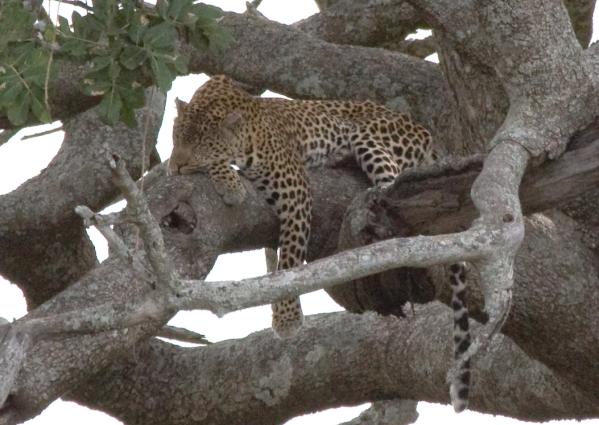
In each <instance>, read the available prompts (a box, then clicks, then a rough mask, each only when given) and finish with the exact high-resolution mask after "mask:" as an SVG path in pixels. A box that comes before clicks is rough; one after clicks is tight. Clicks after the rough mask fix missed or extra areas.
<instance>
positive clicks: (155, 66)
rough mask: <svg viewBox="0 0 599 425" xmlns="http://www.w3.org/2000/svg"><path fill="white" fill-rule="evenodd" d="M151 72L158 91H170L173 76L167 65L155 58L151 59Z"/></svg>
mask: <svg viewBox="0 0 599 425" xmlns="http://www.w3.org/2000/svg"><path fill="white" fill-rule="evenodd" d="M151 62H152V72H153V73H154V79H155V80H156V83H157V84H158V87H159V88H160V90H162V91H163V92H164V93H166V92H167V91H169V90H170V88H171V85H172V83H173V80H174V79H175V77H174V75H173V74H172V73H171V70H170V69H169V67H168V65H167V64H166V63H164V62H163V61H161V60H160V59H157V58H155V57H154V58H152V61H151Z"/></svg>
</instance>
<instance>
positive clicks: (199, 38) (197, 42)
mask: <svg viewBox="0 0 599 425" xmlns="http://www.w3.org/2000/svg"><path fill="white" fill-rule="evenodd" d="M189 39H190V41H191V45H192V46H193V47H195V48H196V49H199V50H207V49H208V47H209V46H210V40H209V39H208V37H206V36H205V35H204V33H202V32H201V31H194V32H192V33H191V34H190V37H189Z"/></svg>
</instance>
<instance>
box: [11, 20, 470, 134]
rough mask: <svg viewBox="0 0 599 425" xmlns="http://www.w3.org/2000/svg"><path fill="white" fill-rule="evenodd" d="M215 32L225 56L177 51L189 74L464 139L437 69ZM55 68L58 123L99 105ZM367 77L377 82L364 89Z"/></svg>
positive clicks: (397, 57) (263, 25)
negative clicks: (375, 106)
mask: <svg viewBox="0 0 599 425" xmlns="http://www.w3.org/2000/svg"><path fill="white" fill-rule="evenodd" d="M221 25H223V27H224V29H225V30H227V31H229V32H231V33H232V35H233V36H234V38H235V41H234V42H233V43H232V45H231V46H229V47H228V48H227V49H226V50H225V51H224V52H222V53H219V54H214V53H210V52H208V51H199V50H193V49H192V48H191V46H189V45H183V49H184V51H186V52H188V53H190V54H191V63H190V66H189V69H190V72H195V73H200V72H208V73H210V74H218V73H226V74H228V75H230V76H232V77H233V78H236V79H238V80H240V81H241V82H244V83H247V84H250V85H252V86H254V87H263V88H271V89H273V90H275V91H277V92H280V93H283V94H286V95H289V96H291V97H294V98H295V97H303V98H345V99H372V100H376V101H379V102H381V103H388V104H389V105H390V106H392V107H396V108H403V109H410V110H411V112H412V113H413V114H414V115H415V116H416V118H417V119H418V120H419V121H421V122H425V123H426V124H427V125H428V127H430V128H432V129H433V130H434V131H433V132H434V134H436V135H437V140H439V141H440V143H441V144H444V143H445V142H446V140H450V139H451V138H452V137H455V138H456V139H459V138H461V137H462V134H461V133H460V130H459V128H458V127H457V125H456V124H457V121H456V118H455V116H454V115H453V114H454V112H453V110H452V108H451V107H450V106H449V105H452V104H453V98H452V96H451V93H450V92H449V91H448V88H447V85H446V82H445V80H444V78H443V76H442V75H441V73H440V71H439V68H438V66H437V65H436V64H432V63H430V62H424V61H421V60H418V59H415V58H413V57H410V56H407V55H402V54H399V53H392V52H389V51H385V50H382V49H370V48H363V47H355V46H339V45H335V44H331V43H327V42H325V41H322V40H319V39H318V38H316V37H313V36H310V35H308V34H306V33H305V32H303V31H301V30H298V29H293V28H291V27H289V26H286V25H282V24H278V23H275V22H272V21H268V20H265V19H260V18H257V17H254V16H251V15H247V14H235V13H225V18H224V19H223V20H222V21H221ZM55 65H56V66H57V70H58V74H59V75H61V78H60V79H57V80H56V81H52V82H51V86H52V90H51V94H55V97H54V98H53V99H52V102H53V113H54V115H55V118H56V119H65V118H67V117H70V116H73V115H74V114H76V113H79V112H80V111H82V110H85V109H86V108H89V107H91V106H92V105H95V104H96V103H97V102H98V101H99V99H97V98H90V97H86V96H83V95H82V94H81V92H80V90H79V87H81V85H82V80H83V77H84V75H85V72H86V70H85V69H83V68H77V67H74V66H73V65H72V64H70V63H68V62H61V61H59V60H58V61H56V62H55ZM63 75H64V76H65V78H62V76H63ZM365 75H376V76H377V77H376V78H375V79H369V81H368V84H365V80H364V77H363V76H365ZM306 76H310V77H306ZM0 128H10V123H9V122H8V121H7V120H6V118H5V117H4V118H0Z"/></svg>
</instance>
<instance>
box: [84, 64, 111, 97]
mask: <svg viewBox="0 0 599 425" xmlns="http://www.w3.org/2000/svg"><path fill="white" fill-rule="evenodd" d="M111 90H112V80H111V79H110V77H109V76H108V70H107V69H104V70H102V71H100V72H90V73H88V74H87V75H86V76H85V78H84V79H83V85H82V86H81V91H82V92H83V93H84V94H86V95H87V96H102V95H104V94H106V93H108V92H109V91H111Z"/></svg>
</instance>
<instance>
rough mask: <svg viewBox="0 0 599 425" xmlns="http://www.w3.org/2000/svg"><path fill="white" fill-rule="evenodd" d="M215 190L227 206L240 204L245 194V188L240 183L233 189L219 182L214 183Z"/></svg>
mask: <svg viewBox="0 0 599 425" xmlns="http://www.w3.org/2000/svg"><path fill="white" fill-rule="evenodd" d="M214 188H215V189H216V192H217V193H218V194H219V195H220V196H221V197H222V198H223V202H224V203H225V204H227V205H229V206H236V205H240V204H241V203H242V202H243V201H244V200H245V198H246V196H247V190H246V189H245V187H243V185H240V186H239V187H238V188H236V189H235V190H233V189H231V188H229V187H227V186H225V185H220V184H215V185H214Z"/></svg>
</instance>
